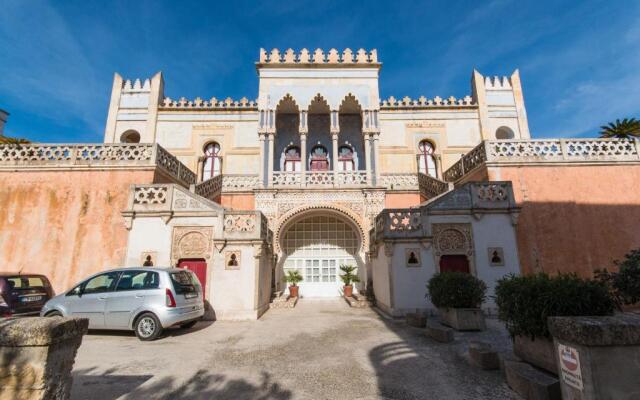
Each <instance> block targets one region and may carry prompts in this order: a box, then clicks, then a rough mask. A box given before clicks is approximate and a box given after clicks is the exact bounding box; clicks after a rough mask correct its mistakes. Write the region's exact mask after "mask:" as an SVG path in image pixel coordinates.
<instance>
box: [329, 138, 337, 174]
mask: <svg viewBox="0 0 640 400" xmlns="http://www.w3.org/2000/svg"><path fill="white" fill-rule="evenodd" d="M331 148H332V149H333V154H332V157H333V172H335V173H337V172H338V133H337V132H332V133H331Z"/></svg>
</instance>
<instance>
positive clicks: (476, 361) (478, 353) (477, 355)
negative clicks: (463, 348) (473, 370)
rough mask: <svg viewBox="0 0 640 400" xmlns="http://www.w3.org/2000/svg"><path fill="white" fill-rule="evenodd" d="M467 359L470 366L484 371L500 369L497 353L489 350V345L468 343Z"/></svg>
mask: <svg viewBox="0 0 640 400" xmlns="http://www.w3.org/2000/svg"><path fill="white" fill-rule="evenodd" d="M469 359H470V360H471V364H473V365H475V366H476V367H478V368H482V369H485V370H493V369H499V368H500V359H499V358H498V353H497V352H496V351H494V350H493V349H492V348H491V345H490V344H488V343H484V342H471V343H469Z"/></svg>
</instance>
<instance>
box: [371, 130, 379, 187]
mask: <svg viewBox="0 0 640 400" xmlns="http://www.w3.org/2000/svg"><path fill="white" fill-rule="evenodd" d="M371 136H372V139H373V160H374V170H375V171H374V177H375V184H376V185H377V184H378V182H379V181H380V151H379V149H378V147H379V146H378V142H379V140H380V132H374V133H373V134H372V135H371Z"/></svg>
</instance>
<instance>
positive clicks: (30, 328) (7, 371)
mask: <svg viewBox="0 0 640 400" xmlns="http://www.w3.org/2000/svg"><path fill="white" fill-rule="evenodd" d="M88 326H89V320H88V319H86V318H49V317H36V318H24V319H22V318H21V319H9V320H4V321H2V322H1V323H0V400H9V399H11V400H20V399H25V400H26V399H29V400H39V399H60V400H62V399H68V398H69V397H70V396H71V385H72V376H71V370H72V369H73V363H74V361H75V357H76V352H77V351H78V347H80V344H81V343H82V336H83V335H84V334H85V333H87V328H88Z"/></svg>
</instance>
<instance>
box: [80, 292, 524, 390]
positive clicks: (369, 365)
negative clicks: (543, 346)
mask: <svg viewBox="0 0 640 400" xmlns="http://www.w3.org/2000/svg"><path fill="white" fill-rule="evenodd" d="M487 322H488V327H489V329H488V330H487V331H486V332H482V333H456V340H455V342H454V343H452V344H440V343H437V342H434V341H432V340H431V339H429V338H427V337H425V336H424V334H423V330H422V329H416V328H411V327H408V326H407V325H406V324H405V323H404V322H403V321H397V320H390V319H387V318H384V317H381V316H380V315H379V314H378V313H376V312H375V311H374V310H369V309H352V308H349V307H348V306H347V305H346V303H344V301H343V300H341V299H332V300H311V299H302V300H300V302H298V306H297V307H296V308H295V309H274V310H270V311H268V312H267V313H266V314H265V315H264V316H263V317H262V318H261V319H260V320H258V321H248V322H227V321H222V322H213V323H211V322H207V323H205V322H201V323H199V324H198V325H196V326H195V327H194V328H192V329H189V330H178V329H172V330H170V331H167V333H166V335H165V337H163V338H162V339H160V340H157V341H155V342H140V341H138V339H136V338H135V336H134V335H133V333H126V332H121V333H120V332H119V333H113V332H106V331H99V332H92V333H90V334H89V335H87V336H85V337H84V339H83V343H82V346H81V347H80V350H79V351H78V355H77V357H76V363H75V366H74V372H73V374H74V386H73V393H72V398H73V399H95V400H102V399H105V400H107V399H108V400H112V399H234V400H242V399H265V400H266V399H283V400H284V399H381V398H382V399H447V400H454V399H518V397H517V396H516V395H515V394H514V393H513V392H512V391H511V390H510V389H509V388H508V387H507V386H506V384H505V383H504V380H503V378H502V376H501V375H500V373H499V372H498V371H482V370H479V369H477V368H474V367H472V366H470V365H469V362H468V360H467V355H466V347H467V342H468V340H471V339H482V340H490V341H492V342H493V343H494V344H495V346H497V347H498V348H500V349H507V348H509V346H510V344H509V340H508V337H507V335H506V332H505V331H504V329H503V328H502V325H501V324H500V323H499V322H498V321H496V320H493V319H490V320H488V321H487Z"/></svg>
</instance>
